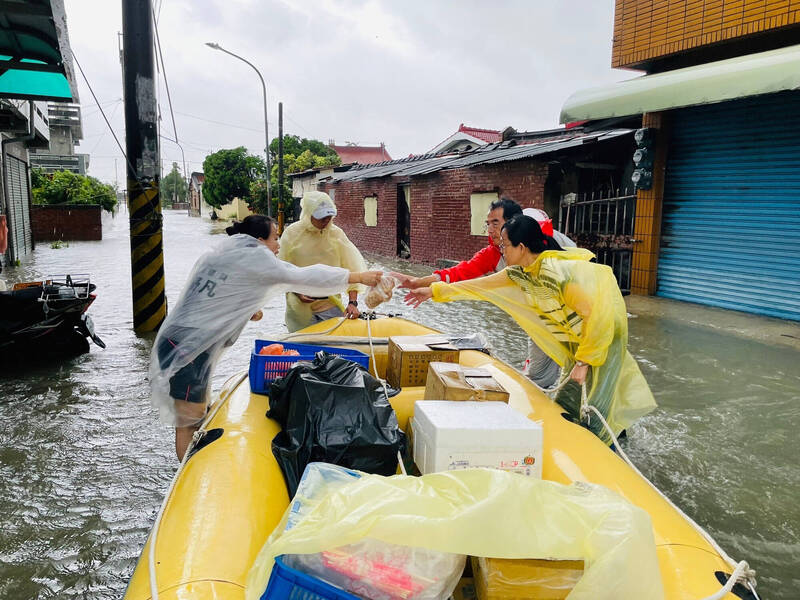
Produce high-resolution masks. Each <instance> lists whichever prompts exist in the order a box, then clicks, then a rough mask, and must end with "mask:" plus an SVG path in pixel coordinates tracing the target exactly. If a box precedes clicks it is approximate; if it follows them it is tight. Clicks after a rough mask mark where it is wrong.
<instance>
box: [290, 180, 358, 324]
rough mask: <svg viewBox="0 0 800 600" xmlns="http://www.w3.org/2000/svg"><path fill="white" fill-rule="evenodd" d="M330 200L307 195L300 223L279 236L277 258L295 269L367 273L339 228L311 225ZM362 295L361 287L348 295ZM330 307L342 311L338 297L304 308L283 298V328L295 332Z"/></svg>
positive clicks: (317, 194)
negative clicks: (315, 266)
mask: <svg viewBox="0 0 800 600" xmlns="http://www.w3.org/2000/svg"><path fill="white" fill-rule="evenodd" d="M323 201H324V202H330V203H331V204H333V200H332V199H331V197H330V196H328V194H326V193H324V192H306V193H305V194H304V195H303V199H302V200H301V201H300V208H301V213H300V220H299V221H297V222H296V223H292V224H291V225H289V227H287V228H286V230H285V231H284V232H283V235H282V236H281V249H280V252H279V253H278V258H280V259H282V260H285V261H287V262H290V263H292V264H294V265H297V266H298V267H306V266H309V265H313V264H318V263H320V264H324V265H330V266H332V267H342V268H344V269H347V270H348V271H352V272H360V271H366V270H367V265H366V263H365V261H364V258H363V257H362V256H361V252H359V251H358V248H356V247H355V245H354V244H353V243H352V242H351V241H350V240H349V239H348V238H347V235H346V234H345V232H344V231H342V229H341V228H339V227H337V226H336V225H335V224H334V223H333V220H331V222H330V223H329V224H328V225H327V226H326V227H325V228H324V229H317V228H316V227H315V226H314V224H313V223H312V222H311V215H312V214H313V212H314V211H315V210H316V209H317V208H318V207H319V205H320V203H321V202H323ZM351 290H356V291H363V287H361V286H358V285H351V286H350V287H349V288H348V290H347V291H351ZM321 304H323V305H324V306H325V307H328V308H329V307H330V306H331V305H336V306H339V307H340V308H343V306H342V302H341V299H340V298H339V296H331V297H329V298H328V299H327V300H322V301H319V302H317V303H312V304H305V303H303V302H301V301H300V300H299V299H298V298H297V296H296V295H294V294H288V295H287V297H286V325H287V327H288V328H289V331H297V330H298V329H302V328H303V327H307V326H308V325H310V324H311V319H312V314H313V312H318V311H319V310H321V309H324V308H321V307H320V305H321Z"/></svg>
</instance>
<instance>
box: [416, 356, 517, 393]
mask: <svg viewBox="0 0 800 600" xmlns="http://www.w3.org/2000/svg"><path fill="white" fill-rule="evenodd" d="M425 400H474V401H478V402H486V401H490V402H491V401H493V402H506V403H507V402H508V392H507V391H506V390H505V388H504V387H503V386H502V385H500V384H499V383H498V381H497V380H496V379H495V378H494V377H492V374H491V373H490V372H489V371H487V370H486V369H481V368H470V367H462V366H461V365H457V364H454V363H443V362H432V363H430V364H429V365H428V379H427V381H426V382H425Z"/></svg>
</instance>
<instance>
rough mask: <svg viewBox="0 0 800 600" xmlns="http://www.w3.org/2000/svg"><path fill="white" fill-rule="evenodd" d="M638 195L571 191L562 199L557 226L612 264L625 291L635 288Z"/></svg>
mask: <svg viewBox="0 0 800 600" xmlns="http://www.w3.org/2000/svg"><path fill="white" fill-rule="evenodd" d="M635 209H636V196H635V195H633V194H629V193H627V192H620V190H617V191H616V193H611V194H600V193H598V194H567V195H565V196H563V197H562V198H561V206H560V208H559V214H558V224H557V225H556V228H557V229H558V230H559V231H561V232H562V233H563V234H564V235H566V236H568V237H570V238H572V239H573V240H574V241H575V243H577V244H578V246H580V247H581V248H587V249H588V250H591V251H592V252H594V254H595V256H597V262H599V263H600V264H603V265H608V266H609V267H611V270H612V271H613V272H614V276H615V277H616V278H617V284H618V285H619V289H620V290H621V291H622V293H623V294H629V293H630V291H631V263H632V260H631V259H632V257H633V226H634V217H635V216H636V210H635Z"/></svg>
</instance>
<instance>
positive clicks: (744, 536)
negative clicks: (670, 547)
mask: <svg viewBox="0 0 800 600" xmlns="http://www.w3.org/2000/svg"><path fill="white" fill-rule="evenodd" d="M217 231H221V228H217ZM213 233H214V228H213V227H212V226H211V225H210V224H209V223H208V222H206V221H205V220H202V221H201V220H199V219H190V218H189V217H187V216H185V215H184V214H180V213H171V212H168V214H167V215H166V233H165V246H166V247H165V252H166V278H167V293H168V296H169V298H172V299H176V298H177V297H178V294H179V292H180V289H181V287H182V285H183V282H184V279H185V277H186V275H187V274H188V271H189V269H190V268H191V266H192V264H193V263H194V261H195V259H196V258H197V256H198V255H199V254H201V253H202V252H203V251H205V249H206V248H207V247H208V245H209V242H211V241H212V239H211V238H212V235H213ZM103 235H104V238H105V239H104V240H103V241H102V242H73V243H71V244H70V245H69V247H65V248H60V249H53V248H50V247H49V245H47V244H41V245H40V246H39V247H38V248H37V249H36V252H35V254H34V256H33V258H32V259H31V260H30V261H28V263H27V264H24V265H23V266H22V267H20V268H17V269H9V270H7V271H6V272H5V273H4V275H6V276H7V278H8V280H10V281H17V280H25V279H36V278H40V277H42V276H46V275H48V274H58V273H66V272H73V273H79V272H82V273H85V272H88V273H91V275H92V281H93V282H94V283H96V284H97V285H98V299H97V301H96V302H95V304H94V305H93V306H92V307H91V309H90V314H91V315H92V317H93V319H94V321H95V325H96V328H97V331H98V333H99V334H100V335H101V337H102V338H103V339H104V340H105V341H106V343H107V344H108V348H107V349H106V350H100V349H99V348H96V347H93V348H92V350H91V352H90V353H89V354H86V355H84V356H81V357H78V358H75V359H72V360H69V361H65V362H63V363H60V364H54V365H51V366H47V367H38V368H36V369H31V370H28V371H25V372H21V373H17V374H15V376H14V377H10V376H9V375H6V376H0V377H3V378H2V379H0V423H1V425H0V598H14V599H22V598H117V597H119V596H121V594H122V593H123V591H124V589H125V585H126V584H127V580H128V578H129V577H130V574H131V572H132V570H133V567H134V565H135V562H136V559H137V557H138V555H139V552H140V551H141V547H142V545H143V544H144V541H145V539H146V537H147V533H148V531H149V529H150V526H151V524H152V522H153V519H154V518H155V515H156V512H157V510H158V507H159V505H160V503H161V500H162V496H163V494H164V492H165V491H166V489H167V487H168V485H169V480H170V478H171V477H172V474H173V473H174V471H175V468H176V466H177V462H176V460H175V456H174V449H173V437H172V431H171V430H168V429H166V428H164V427H163V426H161V425H160V424H159V423H158V421H157V417H156V415H155V414H154V413H153V412H152V411H151V410H150V407H149V402H148V399H147V388H146V385H145V383H144V380H145V377H146V372H147V363H148V357H149V351H150V343H151V342H150V340H149V339H144V338H137V337H136V336H135V335H134V334H133V331H132V329H131V327H132V318H131V297H130V258H129V243H128V225H127V218H126V215H121V216H119V217H117V218H116V219H111V218H109V219H107V220H106V222H105V223H104V232H103ZM377 264H379V265H381V266H385V267H387V268H397V267H399V266H401V265H400V264H399V263H393V262H391V261H384V260H382V261H380V262H379V263H377ZM402 267H403V268H405V269H406V270H408V269H411V270H414V269H417V270H418V271H419V273H426V272H429V271H426V270H425V269H424V268H422V267H408V266H407V265H405V264H403V265H402ZM267 308H268V310H271V311H273V313H274V315H275V318H274V319H270V318H266V319H264V320H262V321H261V322H259V323H250V324H248V326H247V327H246V328H245V330H244V332H243V333H242V335H241V336H240V338H239V340H238V342H237V343H236V344H235V345H234V346H233V347H232V348H230V349H229V350H228V351H227V353H226V354H225V355H224V356H223V358H222V361H221V363H220V365H219V366H218V369H217V375H216V377H215V382H216V385H217V386H219V385H220V384H221V383H222V381H224V379H226V378H227V376H228V375H230V374H232V373H233V372H236V371H240V370H242V369H245V368H247V364H248V360H249V359H248V352H249V348H250V345H251V343H252V340H253V339H254V338H256V337H262V338H269V337H270V335H271V334H276V333H282V332H284V331H285V329H284V328H283V325H282V322H283V320H282V315H283V300H282V298H276V299H274V300H273V301H272V303H271V305H270V306H269V307H267ZM387 310H389V311H391V312H399V313H404V314H405V316H409V317H413V318H414V319H415V320H418V321H420V322H422V323H425V324H429V325H433V326H436V327H438V328H440V329H446V330H450V331H454V332H458V333H470V332H474V331H483V332H485V333H486V334H487V335H489V336H491V338H492V340H493V342H494V345H495V349H496V352H497V354H498V355H499V356H500V357H501V358H503V359H505V360H507V361H509V362H511V363H512V364H516V365H520V364H521V362H522V360H523V358H524V352H525V350H524V349H525V338H524V336H523V334H522V332H521V331H520V330H519V329H518V328H517V326H516V325H515V324H514V323H513V322H512V321H511V320H510V319H509V318H508V317H506V316H505V315H504V314H503V313H501V312H500V311H497V310H495V309H494V308H492V307H487V306H486V305H485V304H479V303H470V302H461V303H454V304H451V305H432V304H430V303H428V304H427V305H424V306H423V307H421V308H420V309H418V310H416V311H411V310H409V309H407V308H406V307H404V306H403V305H402V304H400V303H399V302H397V301H393V303H392V304H391V305H390V306H389V308H388V309H387ZM686 310H687V315H688V314H689V313H691V311H692V307H691V306H690V305H687V307H686ZM630 337H631V340H630V347H631V351H632V353H633V354H634V356H635V357H636V358H637V359H638V360H639V362H640V364H641V366H642V370H643V372H644V374H645V376H646V377H647V379H648V381H649V382H650V385H651V387H652V388H653V391H654V393H655V395H656V398H657V400H658V402H659V405H660V408H659V409H658V410H657V411H656V412H655V413H654V414H653V415H651V416H648V417H646V418H645V419H642V420H641V421H640V422H639V423H638V424H637V425H635V426H634V427H633V428H632V429H631V431H630V432H629V433H630V435H629V439H628V442H627V445H626V448H627V450H628V452H629V454H630V455H631V458H632V459H634V460H635V462H636V463H637V464H638V465H639V467H640V468H641V469H642V471H643V472H644V473H645V474H646V475H647V476H649V477H651V479H652V480H653V481H654V482H655V483H656V484H657V485H658V486H659V487H661V489H662V490H663V491H664V492H666V493H667V494H668V495H669V496H670V497H671V498H672V499H673V500H674V501H676V502H677V503H678V504H679V505H681V506H682V507H683V508H684V510H686V511H687V512H688V513H689V514H690V515H691V516H693V517H694V518H695V519H696V520H697V521H698V522H699V523H701V524H702V525H705V526H706V527H707V528H708V530H709V531H710V532H711V533H712V535H714V536H715V537H716V539H717V540H718V541H719V542H720V543H721V544H722V545H723V547H725V548H726V549H727V550H728V552H729V554H731V556H733V557H734V558H737V559H740V558H745V559H747V560H748V561H749V562H750V564H751V565H752V566H754V567H755V568H756V570H757V571H758V573H759V585H760V592H761V594H762V598H765V599H767V598H772V599H778V598H780V599H787V600H788V599H794V598H797V597H800V591H799V590H800V575H798V572H797V569H796V566H797V565H798V564H800V503H798V501H797V498H796V495H797V491H798V490H800V466H798V464H797V457H798V455H800V442H798V440H799V439H800V436H798V429H800V367H798V365H800V353H798V352H795V351H791V350H788V349H785V348H780V349H776V348H772V347H768V346H765V345H762V344H759V343H756V342H750V341H746V340H741V339H738V338H732V337H727V336H725V335H721V334H718V333H714V332H710V331H706V330H703V329H697V328H693V327H689V326H686V325H684V324H681V323H679V322H675V321H672V320H667V319H663V318H657V317H638V318H632V319H631V321H630Z"/></svg>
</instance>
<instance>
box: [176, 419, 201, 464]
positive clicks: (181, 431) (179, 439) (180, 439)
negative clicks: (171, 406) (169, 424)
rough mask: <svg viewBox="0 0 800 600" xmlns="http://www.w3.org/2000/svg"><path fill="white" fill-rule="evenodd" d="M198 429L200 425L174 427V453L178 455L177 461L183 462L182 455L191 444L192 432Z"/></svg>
mask: <svg viewBox="0 0 800 600" xmlns="http://www.w3.org/2000/svg"><path fill="white" fill-rule="evenodd" d="M198 429H200V424H199V423H198V424H197V425H190V426H189V427H176V428H175V453H176V454H177V455H178V460H183V455H184V454H186V450H188V448H189V444H191V443H192V436H193V435H194V432H195V431H197V430H198Z"/></svg>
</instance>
